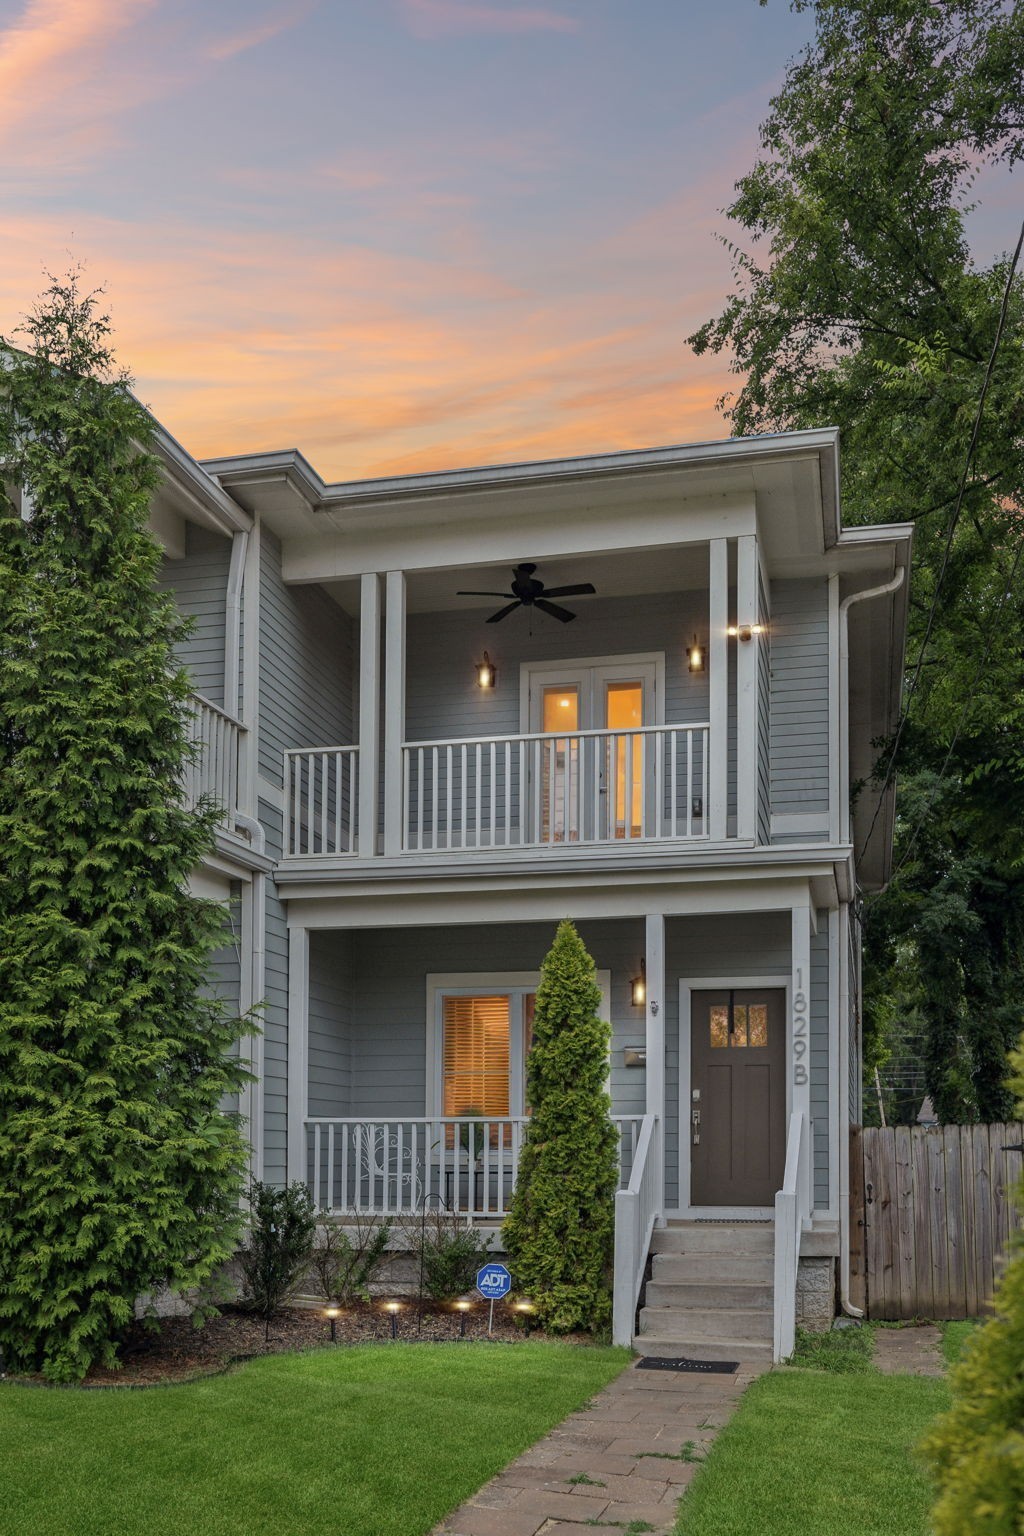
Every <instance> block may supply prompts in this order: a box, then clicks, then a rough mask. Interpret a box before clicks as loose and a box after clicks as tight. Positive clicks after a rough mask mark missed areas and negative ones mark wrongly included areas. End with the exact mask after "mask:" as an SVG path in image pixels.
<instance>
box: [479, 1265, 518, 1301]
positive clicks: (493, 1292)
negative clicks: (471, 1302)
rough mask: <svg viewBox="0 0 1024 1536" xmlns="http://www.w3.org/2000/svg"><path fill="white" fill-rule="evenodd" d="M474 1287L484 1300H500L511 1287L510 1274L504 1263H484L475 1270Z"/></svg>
mask: <svg viewBox="0 0 1024 1536" xmlns="http://www.w3.org/2000/svg"><path fill="white" fill-rule="evenodd" d="M476 1288H477V1290H478V1291H479V1292H480V1295H481V1296H482V1297H483V1299H484V1301H500V1300H501V1298H502V1297H503V1296H507V1295H508V1293H509V1291H510V1290H511V1289H512V1276H511V1275H510V1274H509V1272H508V1270H507V1269H506V1268H505V1266H504V1264H485V1265H484V1267H483V1269H478V1270H477V1272H476Z"/></svg>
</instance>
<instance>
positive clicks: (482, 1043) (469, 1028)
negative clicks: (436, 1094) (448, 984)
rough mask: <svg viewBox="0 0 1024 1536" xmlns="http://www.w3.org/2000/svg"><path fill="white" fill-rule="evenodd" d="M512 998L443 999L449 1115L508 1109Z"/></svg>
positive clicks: (489, 1114) (502, 1112) (499, 1112)
mask: <svg viewBox="0 0 1024 1536" xmlns="http://www.w3.org/2000/svg"><path fill="white" fill-rule="evenodd" d="M509 1003H510V999H509V997H508V996H507V995H504V996H500V997H451V996H448V997H446V998H445V999H444V1014H443V1019H444V1043H443V1067H442V1073H443V1088H444V1113H445V1115H485V1116H487V1117H492V1116H503V1115H507V1114H508V1113H509V1077H510V1073H509V1020H510V1014H511V1009H510V1007H509Z"/></svg>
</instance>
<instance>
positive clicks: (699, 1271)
mask: <svg viewBox="0 0 1024 1536" xmlns="http://www.w3.org/2000/svg"><path fill="white" fill-rule="evenodd" d="M652 1268H653V1276H654V1279H655V1280H664V1281H666V1282H667V1283H668V1284H670V1285H689V1284H692V1285H771V1284H772V1282H773V1280H774V1277H775V1265H774V1261H773V1259H771V1258H770V1257H769V1256H768V1255H767V1254H746V1255H742V1254H741V1255H740V1256H739V1257H738V1258H730V1257H729V1256H728V1255H727V1254H724V1253H722V1254H719V1253H656V1254H655V1255H654V1264H653V1266H652Z"/></svg>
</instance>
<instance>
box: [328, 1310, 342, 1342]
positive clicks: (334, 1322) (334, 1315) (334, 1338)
mask: <svg viewBox="0 0 1024 1536" xmlns="http://www.w3.org/2000/svg"><path fill="white" fill-rule="evenodd" d="M340 1316H341V1308H340V1307H336V1306H335V1305H334V1304H333V1302H332V1304H331V1305H330V1306H329V1307H324V1317H326V1318H328V1319H329V1321H330V1324H331V1343H332V1344H337V1342H338V1318H339V1317H340Z"/></svg>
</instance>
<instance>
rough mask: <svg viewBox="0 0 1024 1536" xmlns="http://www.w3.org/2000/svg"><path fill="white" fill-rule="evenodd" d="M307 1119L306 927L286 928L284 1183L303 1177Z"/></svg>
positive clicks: (307, 1008) (307, 935) (307, 985)
mask: <svg viewBox="0 0 1024 1536" xmlns="http://www.w3.org/2000/svg"><path fill="white" fill-rule="evenodd" d="M308 1118H309V929H308V928H297V927H289V929H288V1141H287V1146H288V1162H287V1171H288V1182H289V1184H290V1183H292V1182H293V1181H294V1180H295V1179H301V1180H302V1181H303V1183H305V1179H306V1120H307V1119H308Z"/></svg>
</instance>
